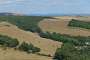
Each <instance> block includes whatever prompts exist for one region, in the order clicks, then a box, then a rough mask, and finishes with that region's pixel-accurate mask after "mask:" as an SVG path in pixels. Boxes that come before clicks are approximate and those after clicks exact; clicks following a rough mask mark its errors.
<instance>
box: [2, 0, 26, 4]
mask: <svg viewBox="0 0 90 60" xmlns="http://www.w3.org/2000/svg"><path fill="white" fill-rule="evenodd" d="M23 1H25V0H0V4H9V3H17V2H23Z"/></svg>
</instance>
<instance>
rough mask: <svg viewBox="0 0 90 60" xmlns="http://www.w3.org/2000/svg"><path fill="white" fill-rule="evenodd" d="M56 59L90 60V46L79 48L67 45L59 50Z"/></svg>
mask: <svg viewBox="0 0 90 60" xmlns="http://www.w3.org/2000/svg"><path fill="white" fill-rule="evenodd" d="M54 59H57V60H90V46H87V47H84V46H78V47H77V48H76V46H75V45H73V44H69V43H65V44H64V45H63V46H62V48H58V49H57V51H56V53H55V57H54Z"/></svg>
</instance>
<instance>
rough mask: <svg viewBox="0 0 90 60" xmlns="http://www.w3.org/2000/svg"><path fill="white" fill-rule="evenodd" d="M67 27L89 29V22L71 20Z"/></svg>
mask: <svg viewBox="0 0 90 60" xmlns="http://www.w3.org/2000/svg"><path fill="white" fill-rule="evenodd" d="M68 26H72V27H80V28H85V29H90V22H85V21H79V20H76V19H72V20H71V21H70V22H69V24H68Z"/></svg>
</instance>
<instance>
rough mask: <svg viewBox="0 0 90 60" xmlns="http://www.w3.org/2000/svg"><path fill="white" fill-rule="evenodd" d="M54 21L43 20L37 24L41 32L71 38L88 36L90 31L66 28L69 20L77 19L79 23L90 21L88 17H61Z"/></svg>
mask: <svg viewBox="0 0 90 60" xmlns="http://www.w3.org/2000/svg"><path fill="white" fill-rule="evenodd" d="M55 18H56V19H44V20H43V21H41V22H40V23H39V26H40V27H41V29H43V31H50V32H57V33H61V34H69V35H73V36H79V35H80V36H90V30H88V29H82V28H73V27H68V26H67V25H68V23H69V21H70V20H71V19H78V20H81V21H90V17H88V16H85V17H78V16H76V17H75V16H71V17H70V16H61V17H55Z"/></svg>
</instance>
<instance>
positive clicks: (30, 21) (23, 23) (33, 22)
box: [0, 16, 51, 32]
mask: <svg viewBox="0 0 90 60" xmlns="http://www.w3.org/2000/svg"><path fill="white" fill-rule="evenodd" d="M45 18H51V17H41V16H0V21H6V22H9V23H12V24H14V25H16V26H18V27H19V28H21V29H23V30H26V31H31V32H40V30H41V29H40V28H39V27H38V23H39V22H40V21H41V20H43V19H45Z"/></svg>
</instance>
